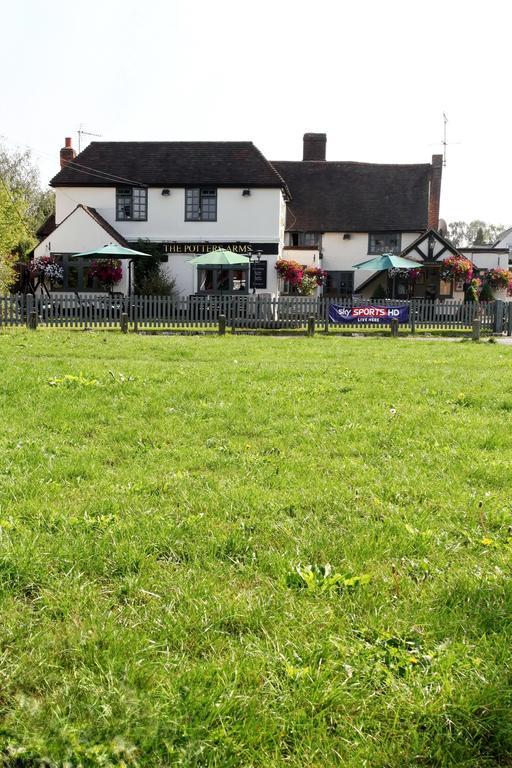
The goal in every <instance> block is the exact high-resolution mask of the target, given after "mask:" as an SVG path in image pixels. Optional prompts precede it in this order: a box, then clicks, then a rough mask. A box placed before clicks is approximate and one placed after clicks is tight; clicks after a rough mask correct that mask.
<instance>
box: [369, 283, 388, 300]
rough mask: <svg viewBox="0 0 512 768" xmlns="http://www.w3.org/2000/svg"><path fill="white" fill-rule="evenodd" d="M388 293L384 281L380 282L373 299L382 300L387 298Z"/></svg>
mask: <svg viewBox="0 0 512 768" xmlns="http://www.w3.org/2000/svg"><path fill="white" fill-rule="evenodd" d="M387 297H388V294H387V291H386V289H385V288H384V286H383V285H382V283H379V284H378V285H377V287H376V288H375V290H374V292H373V295H372V299H375V300H376V301H380V300H381V299H387Z"/></svg>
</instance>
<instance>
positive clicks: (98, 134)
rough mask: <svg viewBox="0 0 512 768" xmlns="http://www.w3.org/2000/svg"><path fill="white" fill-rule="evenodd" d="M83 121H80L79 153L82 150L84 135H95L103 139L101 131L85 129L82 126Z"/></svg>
mask: <svg viewBox="0 0 512 768" xmlns="http://www.w3.org/2000/svg"><path fill="white" fill-rule="evenodd" d="M82 126H83V123H80V128H79V129H78V131H77V133H78V154H80V152H81V151H82V136H95V137H97V138H98V139H101V133H91V132H90V131H84V129H83V128H82Z"/></svg>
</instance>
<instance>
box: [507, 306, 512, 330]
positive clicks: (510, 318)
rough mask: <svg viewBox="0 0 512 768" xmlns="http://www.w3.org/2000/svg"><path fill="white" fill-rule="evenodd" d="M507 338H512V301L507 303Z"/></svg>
mask: <svg viewBox="0 0 512 768" xmlns="http://www.w3.org/2000/svg"><path fill="white" fill-rule="evenodd" d="M507 309H508V312H507V336H512V301H508V302H507Z"/></svg>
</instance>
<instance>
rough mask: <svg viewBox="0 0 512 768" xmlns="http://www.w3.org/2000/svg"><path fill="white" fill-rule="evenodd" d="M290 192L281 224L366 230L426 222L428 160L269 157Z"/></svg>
mask: <svg viewBox="0 0 512 768" xmlns="http://www.w3.org/2000/svg"><path fill="white" fill-rule="evenodd" d="M272 165H273V166H274V167H275V168H276V170H277V171H278V173H279V174H280V175H281V176H282V177H283V179H284V180H285V182H286V184H287V185H288V188H289V190H290V193H291V202H290V203H289V205H288V213H287V224H286V228H287V229H288V230H289V231H298V232H368V231H386V230H400V231H402V232H407V231H410V232H415V231H421V230H424V229H426V228H427V221H428V195H429V181H430V171H431V166H430V164H423V165H378V164H374V163H354V162H333V161H322V160H312V161H304V160H302V161H275V162H274V161H272Z"/></svg>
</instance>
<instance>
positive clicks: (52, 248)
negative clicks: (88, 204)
mask: <svg viewBox="0 0 512 768" xmlns="http://www.w3.org/2000/svg"><path fill="white" fill-rule="evenodd" d="M111 240H112V238H111V237H110V236H109V235H108V234H107V233H106V232H105V230H104V229H103V228H102V227H100V225H99V224H98V223H97V222H96V221H95V220H94V219H93V218H92V217H91V216H89V214H88V213H87V212H86V211H84V209H83V208H77V209H76V210H75V211H74V213H72V215H71V216H70V217H69V218H68V219H67V220H66V221H65V222H64V223H63V224H62V225H61V226H60V227H58V228H57V229H56V230H55V231H54V232H52V233H51V234H50V235H48V237H46V238H45V239H44V240H42V241H41V242H40V243H39V245H37V246H36V248H35V249H34V256H36V257H38V256H46V255H50V254H51V253H79V252H80V251H92V250H93V248H102V247H103V246H104V245H107V244H108V243H109V242H111ZM122 265H123V277H122V279H121V281H120V282H119V283H117V284H116V286H115V290H116V291H122V292H123V293H126V292H127V291H128V262H127V261H124V260H123V262H122Z"/></svg>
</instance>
